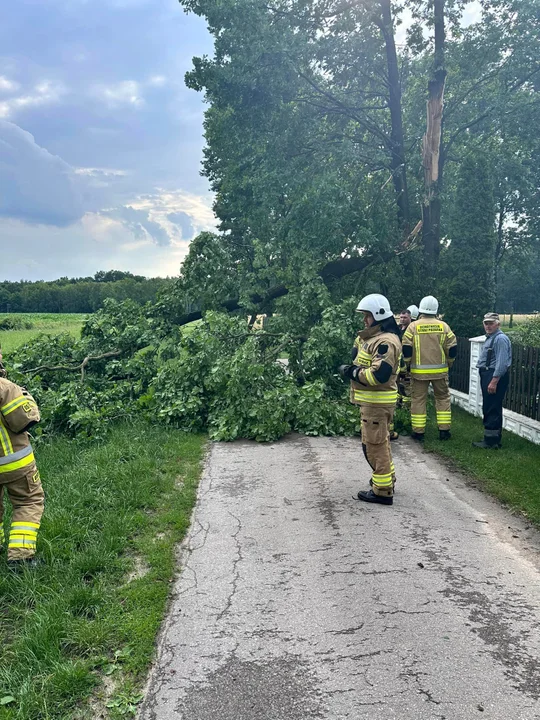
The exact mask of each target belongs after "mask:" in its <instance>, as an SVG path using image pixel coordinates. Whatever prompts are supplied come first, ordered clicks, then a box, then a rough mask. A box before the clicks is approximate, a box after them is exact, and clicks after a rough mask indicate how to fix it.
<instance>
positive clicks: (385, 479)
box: [371, 474, 394, 487]
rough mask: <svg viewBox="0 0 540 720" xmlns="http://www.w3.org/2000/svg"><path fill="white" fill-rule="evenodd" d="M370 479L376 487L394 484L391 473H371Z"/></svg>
mask: <svg viewBox="0 0 540 720" xmlns="http://www.w3.org/2000/svg"><path fill="white" fill-rule="evenodd" d="M371 479H372V480H373V484H374V485H376V486H377V487H392V485H393V484H394V481H393V480H392V475H391V474H389V475H375V474H374V475H372V476H371Z"/></svg>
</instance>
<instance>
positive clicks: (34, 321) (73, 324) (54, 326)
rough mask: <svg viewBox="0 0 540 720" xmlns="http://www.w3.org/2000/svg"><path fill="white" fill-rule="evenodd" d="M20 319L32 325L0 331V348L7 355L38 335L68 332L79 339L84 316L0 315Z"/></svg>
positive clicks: (53, 314) (65, 314)
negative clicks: (25, 327) (20, 328)
mask: <svg viewBox="0 0 540 720" xmlns="http://www.w3.org/2000/svg"><path fill="white" fill-rule="evenodd" d="M7 317H9V318H21V320H23V321H24V322H28V323H30V324H31V325H32V327H31V328H27V329H22V330H0V348H1V349H2V352H5V353H9V352H11V351H12V350H14V349H15V348H17V347H18V346H19V345H23V344H24V343H25V342H28V341H29V340H31V339H32V338H33V337H35V336H36V335H39V334H40V333H48V334H50V335H60V333H63V332H68V333H71V334H72V335H73V336H74V337H79V336H80V333H81V328H82V324H83V320H84V318H85V317H86V315H81V314H77V313H73V314H68V313H19V314H17V313H0V320H2V318H7Z"/></svg>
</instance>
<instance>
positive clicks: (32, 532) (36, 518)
mask: <svg viewBox="0 0 540 720" xmlns="http://www.w3.org/2000/svg"><path fill="white" fill-rule="evenodd" d="M1 477H2V476H1V475H0V478H1ZM4 492H5V494H6V495H7V496H8V498H9V500H10V501H11V505H12V507H13V513H12V517H11V527H10V530H9V537H8V553H7V556H8V560H21V559H24V558H30V557H32V556H33V555H34V554H35V552H36V541H37V534H38V530H39V525H40V522H41V516H42V515H43V508H44V499H45V496H44V493H43V487H42V485H41V479H40V477H39V472H38V469H37V467H36V465H35V464H34V463H32V465H29V466H28V467H27V468H24V470H21V471H20V474H18V477H17V479H15V480H12V481H10V482H6V483H3V484H0V546H1V545H4V540H5V538H4V526H3V523H2V521H3V517H4Z"/></svg>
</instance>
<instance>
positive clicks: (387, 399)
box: [354, 389, 397, 405]
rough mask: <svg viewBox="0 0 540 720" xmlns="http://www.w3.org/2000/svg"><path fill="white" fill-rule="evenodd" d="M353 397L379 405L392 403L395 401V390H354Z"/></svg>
mask: <svg viewBox="0 0 540 720" xmlns="http://www.w3.org/2000/svg"><path fill="white" fill-rule="evenodd" d="M354 399H355V400H358V401H360V402H367V403H373V404H381V405H393V404H394V403H396V402H397V390H379V391H378V392H376V391H373V390H356V389H355V390H354Z"/></svg>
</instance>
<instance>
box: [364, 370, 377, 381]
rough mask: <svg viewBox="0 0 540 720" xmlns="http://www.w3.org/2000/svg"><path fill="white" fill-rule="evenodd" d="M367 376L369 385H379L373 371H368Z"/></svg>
mask: <svg viewBox="0 0 540 720" xmlns="http://www.w3.org/2000/svg"><path fill="white" fill-rule="evenodd" d="M365 376H366V380H367V381H368V383H369V384H370V385H377V381H376V380H375V377H374V375H373V371H372V370H366V372H365Z"/></svg>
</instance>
